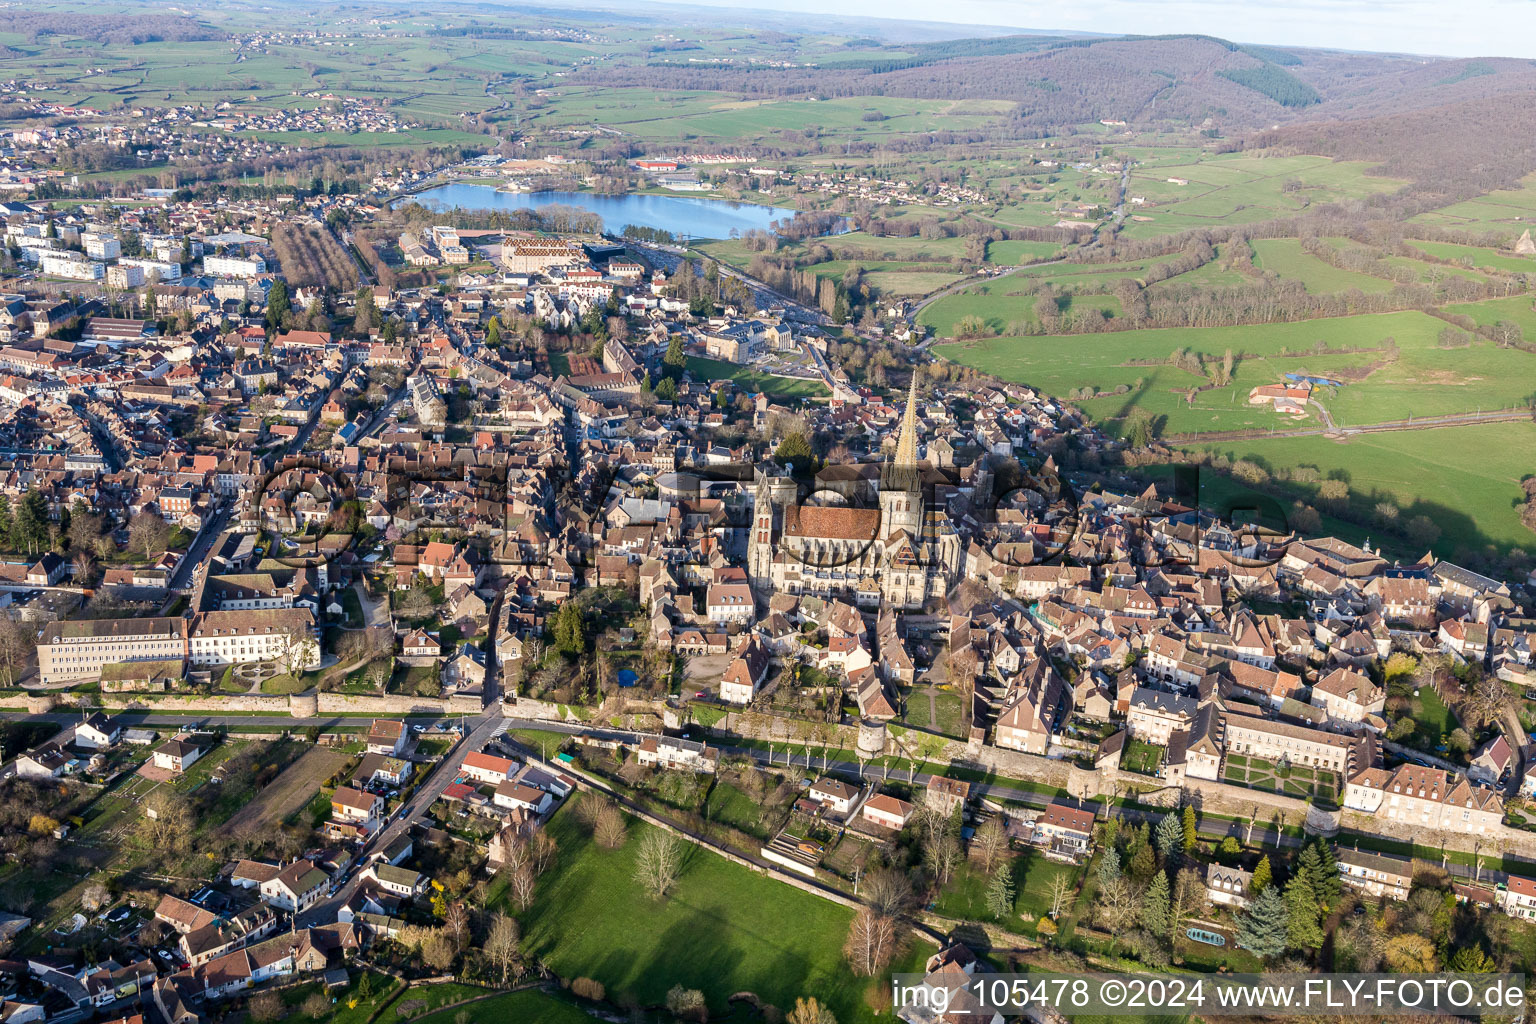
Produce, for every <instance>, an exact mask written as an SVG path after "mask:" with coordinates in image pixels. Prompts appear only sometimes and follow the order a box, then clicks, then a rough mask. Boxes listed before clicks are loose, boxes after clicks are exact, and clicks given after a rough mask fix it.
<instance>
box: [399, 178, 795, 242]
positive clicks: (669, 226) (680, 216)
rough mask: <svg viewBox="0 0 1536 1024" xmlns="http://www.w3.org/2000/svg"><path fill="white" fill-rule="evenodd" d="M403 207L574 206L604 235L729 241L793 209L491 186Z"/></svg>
mask: <svg viewBox="0 0 1536 1024" xmlns="http://www.w3.org/2000/svg"><path fill="white" fill-rule="evenodd" d="M402 202H417V203H420V204H421V205H422V206H425V207H426V208H427V209H429V210H448V209H457V210H528V209H538V208H539V207H541V206H554V205H560V206H575V207H579V208H581V209H583V210H590V211H592V212H593V213H595V214H597V215H598V216H599V217H601V218H602V219H603V230H604V231H606V232H608V233H609V234H615V235H616V234H618V233H619V232H620V231H621V230H622V229H623V227H624V225H626V224H636V225H639V226H642V227H648V228H657V229H658V230H662V231H670V232H672V233H673V234H674V235H678V236H680V237H681V236H687V237H688V238H729V237H730V235H731V232H732V231H733V230H734V231H736V232H738V233H740V232H745V231H750V230H751V229H753V228H758V229H760V230H763V231H768V230H770V228H769V225H770V224H771V223H772V222H773V221H776V220H788V219H790V218H791V217H793V216H794V215H795V211H794V210H790V209H786V208H784V207H781V206H759V205H757V204H756V203H735V202H731V201H730V200H727V199H702V198H700V197H698V196H658V195H639V194H635V193H630V194H628V195H622V196H603V195H596V194H594V193H591V192H498V191H497V190H496V189H494V188H492V187H491V186H489V185H464V184H455V185H439V186H438V187H436V188H430V189H427V190H425V191H423V192H418V193H417V194H415V195H414V196H409V197H407V198H406V199H404V200H402Z"/></svg>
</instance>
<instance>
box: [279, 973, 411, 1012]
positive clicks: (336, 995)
mask: <svg viewBox="0 0 1536 1024" xmlns="http://www.w3.org/2000/svg"><path fill="white" fill-rule="evenodd" d="M367 976H368V991H369V994H368V997H367V998H366V999H365V998H363V996H362V994H361V992H362V979H363V974H361V973H360V974H358V975H357V976H356V977H355V978H353V979H352V982H351V983H350V984H349V985H347V987H346V988H344V989H341V990H339V991H326V989H325V986H324V985H323V984H322V983H321V982H319V981H314V982H310V983H309V984H307V985H300V986H298V987H296V988H290V989H286V990H285V991H284V992H283V1005H284V1006H285V1007H287V1008H288V1010H289V1011H290V1013H293V1014H294V1015H295V1017H296V1016H297V1011H298V1008H299V1007H300V1006H302V1005H303V1003H304V1000H306V999H308V998H309V997H310V996H311V995H313V994H314V993H316V992H325V994H326V995H327V996H330V997H331V998H332V999H334V1000H335V1002H333V1003H332V1004H331V1013H330V1015H329V1016H327V1017H325V1018H324V1020H325V1021H327V1024H367V1022H368V1020H369V1019H370V1018H371V1017H372V1016H373V1014H374V1013H376V1012H377V1011H378V1009H379V1007H381V1006H383V1005H384V1004H385V1003H386V1002H388V999H389V996H390V994H391V993H393V992H394V991H395V990H396V989H397V988H398V987H399V986H400V983H399V982H398V981H396V980H395V979H394V978H391V977H390V976H389V975H387V974H380V973H378V972H377V971H368V972H367Z"/></svg>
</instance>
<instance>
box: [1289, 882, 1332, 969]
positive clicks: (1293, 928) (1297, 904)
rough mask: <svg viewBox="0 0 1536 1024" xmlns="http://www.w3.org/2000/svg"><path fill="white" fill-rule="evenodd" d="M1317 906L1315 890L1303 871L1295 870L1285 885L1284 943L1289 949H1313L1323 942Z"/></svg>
mask: <svg viewBox="0 0 1536 1024" xmlns="http://www.w3.org/2000/svg"><path fill="white" fill-rule="evenodd" d="M1319 919H1320V914H1319V910H1318V906H1317V892H1316V890H1314V889H1313V888H1312V881H1311V879H1309V878H1308V877H1307V876H1306V874H1305V873H1302V872H1297V874H1296V875H1295V877H1293V878H1292V879H1291V880H1290V882H1289V883H1288V884H1287V885H1286V887H1285V920H1286V930H1285V935H1286V939H1285V942H1286V945H1287V946H1288V947H1289V948H1291V949H1300V950H1314V949H1318V948H1320V947H1321V946H1322V944H1323V927H1322V924H1321V923H1320V920H1319Z"/></svg>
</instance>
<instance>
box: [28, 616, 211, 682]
mask: <svg viewBox="0 0 1536 1024" xmlns="http://www.w3.org/2000/svg"><path fill="white" fill-rule="evenodd" d="M186 656H187V620H186V619H181V618H146V619H85V620H80V621H68V622H51V623H49V624H48V626H47V628H46V629H44V630H43V632H42V635H41V639H39V640H38V644H37V671H38V675H39V677H40V678H41V679H42V681H43V682H45V683H52V682H58V681H61V680H67V679H85V680H90V679H99V678H101V669H102V666H103V665H115V664H119V663H121V662H126V661H174V662H177V663H178V664H179V663H181V662H182V661H183V660H184V659H185V658H186Z"/></svg>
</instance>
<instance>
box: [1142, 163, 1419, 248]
mask: <svg viewBox="0 0 1536 1024" xmlns="http://www.w3.org/2000/svg"><path fill="white" fill-rule="evenodd" d="M1186 153H1187V151H1186ZM1186 159H1187V157H1186ZM1369 168H1370V165H1369V164H1368V163H1362V162H1352V161H1342V160H1341V161H1334V160H1329V159H1327V158H1326V157H1316V156H1288V157H1263V156H1252V155H1246V154H1227V155H1220V156H1209V157H1205V158H1203V159H1200V160H1198V161H1197V162H1195V163H1187V162H1186V163H1162V162H1159V163H1158V164H1157V165H1156V166H1150V167H1140V166H1139V167H1136V168H1133V169H1132V171H1131V187H1130V191H1129V195H1130V196H1132V197H1138V196H1139V197H1141V198H1144V199H1145V200H1146V203H1145V204H1142V205H1139V206H1131V207H1129V208H1128V212H1129V213H1131V214H1132V216H1134V217H1145V218H1147V219H1146V220H1144V221H1142V220H1127V223H1126V225H1125V228H1124V233H1125V235H1126V236H1127V237H1131V238H1150V237H1152V236H1154V235H1165V234H1170V233H1173V232H1177V231H1185V230H1188V229H1190V228H1200V227H1214V226H1216V225H1218V224H1251V223H1253V222H1255V221H1261V220H1269V219H1271V218H1275V217H1287V216H1294V215H1295V214H1297V213H1301V212H1302V211H1304V210H1306V209H1307V208H1308V207H1310V206H1313V205H1317V204H1321V203H1327V202H1337V201H1339V200H1341V199H1351V198H1363V197H1365V196H1369V195H1374V194H1376V193H1380V192H1394V191H1396V190H1397V189H1399V188H1401V187H1402V186H1403V185H1404V184H1406V183H1405V182H1402V181H1397V180H1395V179H1392V178H1381V177H1375V176H1372V175H1370V174H1368V173H1367V172H1368V170H1369ZM1169 178H1181V179H1183V180H1184V181H1185V182H1186V184H1176V183H1174V182H1170V181H1169V180H1168V179H1169Z"/></svg>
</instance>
